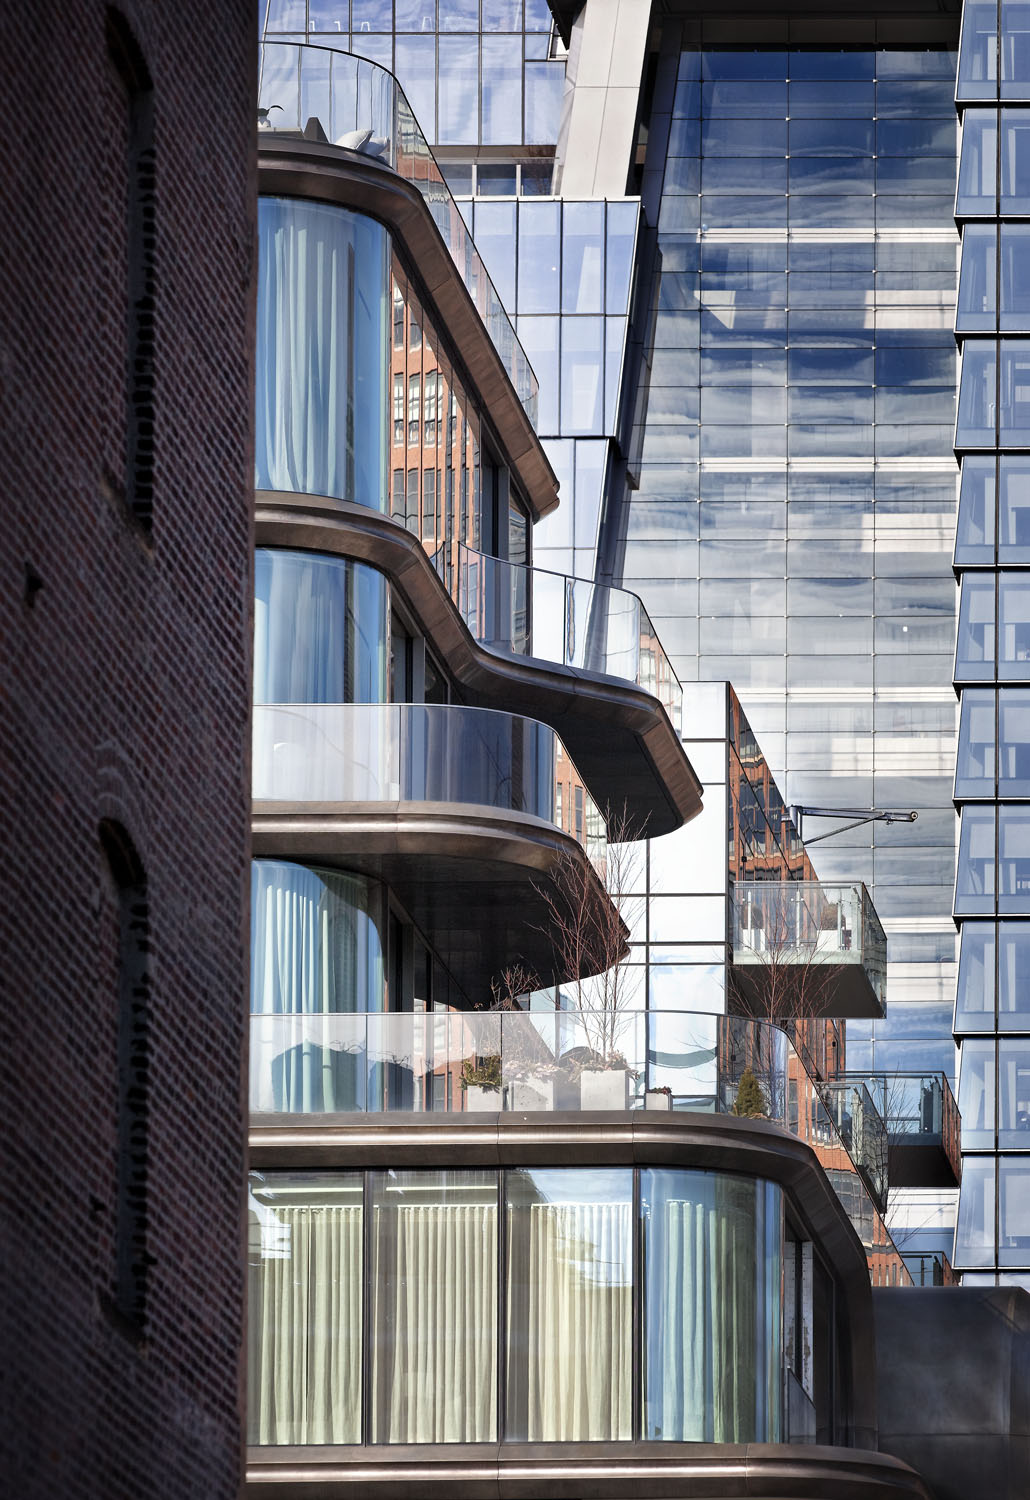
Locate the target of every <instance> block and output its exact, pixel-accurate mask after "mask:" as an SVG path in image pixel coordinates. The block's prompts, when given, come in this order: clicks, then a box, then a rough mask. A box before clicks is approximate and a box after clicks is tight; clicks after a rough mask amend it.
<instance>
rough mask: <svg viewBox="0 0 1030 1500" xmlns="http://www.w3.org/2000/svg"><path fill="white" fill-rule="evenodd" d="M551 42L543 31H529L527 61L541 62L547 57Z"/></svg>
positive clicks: (526, 41) (526, 47) (526, 38)
mask: <svg viewBox="0 0 1030 1500" xmlns="http://www.w3.org/2000/svg"><path fill="white" fill-rule="evenodd" d="M484 29H485V28H484ZM549 42H550V38H549V37H548V36H547V35H546V34H545V33H543V32H527V33H526V36H525V49H526V59H527V61H530V62H539V61H541V60H542V59H543V58H545V57H546V56H547V55H548V51H549Z"/></svg>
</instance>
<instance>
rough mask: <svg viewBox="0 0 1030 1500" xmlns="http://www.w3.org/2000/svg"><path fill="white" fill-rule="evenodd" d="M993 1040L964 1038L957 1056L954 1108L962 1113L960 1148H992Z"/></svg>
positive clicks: (967, 1149) (993, 1109) (973, 1149)
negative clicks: (956, 1094) (956, 1093)
mask: <svg viewBox="0 0 1030 1500" xmlns="http://www.w3.org/2000/svg"><path fill="white" fill-rule="evenodd" d="M994 1072H995V1043H994V1042H988V1041H980V1040H974V1041H965V1042H963V1043H962V1051H961V1053H960V1056H959V1073H958V1107H959V1112H960V1114H961V1116H962V1149H963V1150H964V1151H977V1150H980V1151H983V1150H987V1151H990V1150H992V1149H993V1147H994V1115H995V1105H994V1099H995V1092H994Z"/></svg>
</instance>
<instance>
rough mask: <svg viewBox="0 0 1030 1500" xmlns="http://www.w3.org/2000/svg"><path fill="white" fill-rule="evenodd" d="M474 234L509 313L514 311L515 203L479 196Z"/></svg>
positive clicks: (478, 248) (477, 246) (485, 263)
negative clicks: (493, 201)
mask: <svg viewBox="0 0 1030 1500" xmlns="http://www.w3.org/2000/svg"><path fill="white" fill-rule="evenodd" d="M475 214H476V216H475V228H474V231H473V237H474V239H475V242H476V249H477V250H478V251H479V253H480V255H481V257H482V259H483V264H484V265H485V266H486V269H487V271H488V272H489V275H490V279H491V281H492V282H493V284H494V286H495V287H496V288H497V294H498V296H499V297H500V299H501V301H502V302H503V303H504V305H505V307H506V308H507V309H508V311H509V312H514V310H515V243H516V241H515V204H514V203H491V202H490V201H489V200H488V199H482V198H480V199H479V200H478V201H477V203H476V208H475Z"/></svg>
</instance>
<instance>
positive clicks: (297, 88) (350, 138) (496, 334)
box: [258, 42, 537, 424]
mask: <svg viewBox="0 0 1030 1500" xmlns="http://www.w3.org/2000/svg"><path fill="white" fill-rule="evenodd" d="M259 70H260V71H259V78H258V126H259V128H260V129H264V130H288V131H292V132H297V131H302V130H304V128H305V127H306V126H307V124H308V122H309V121H310V120H312V119H314V120H317V121H318V123H319V125H320V126H321V128H322V131H323V133H324V135H325V137H326V139H327V140H328V141H329V142H330V143H331V144H332V145H335V146H343V147H346V148H348V149H349V150H351V151H359V152H360V153H361V154H362V155H363V156H369V157H374V158H375V159H376V160H377V161H381V162H384V163H386V165H388V166H390V167H392V168H393V169H394V171H395V172H397V173H399V175H400V176H401V177H403V178H404V179H405V180H406V181H407V182H410V183H411V184H412V185H413V186H414V187H416V188H417V189H418V191H419V192H420V193H421V194H422V197H423V198H424V199H425V201H426V204H427V205H428V208H429V212H430V213H431V214H432V216H433V220H434V221H435V223H436V227H437V228H438V229H439V231H440V234H441V236H442V237H443V241H444V244H445V245H446V246H447V249H448V250H449V251H450V254H451V259H452V260H453V261H454V264H455V265H456V266H457V268H458V273H459V275H460V276H461V278H462V280H463V281H464V283H465V286H466V288H467V289H468V293H469V296H470V297H471V298H472V300H473V302H474V303H475V304H476V307H477V309H478V311H479V315H480V317H481V318H482V320H483V323H484V324H485V326H486V329H487V332H488V333H489V335H490V339H491V342H492V343H493V346H494V348H495V349H496V350H497V353H498V355H499V356H500V359H501V363H502V364H503V365H504V368H505V370H506V371H507V373H508V378H509V379H510V381H511V383H512V385H513V386H514V388H515V391H516V393H517V395H518V398H519V400H520V402H521V403H522V406H523V407H524V409H525V411H526V413H527V415H528V416H529V419H530V421H531V422H533V423H534V424H535V423H536V415H537V379H536V376H535V375H534V374H533V370H532V366H531V365H530V363H529V359H528V358H527V356H526V352H525V350H524V349H523V348H522V345H521V344H520V343H519V341H518V339H517V338H516V336H515V329H514V327H513V326H512V322H511V319H510V318H509V317H508V314H507V313H506V312H505V310H504V304H503V303H502V301H501V299H500V297H499V296H498V293H497V290H496V288H495V287H494V284H493V282H492V281H491V280H490V277H489V275H488V274H487V271H486V267H485V266H484V265H483V262H482V260H481V259H480V257H479V253H478V251H477V250H476V247H475V244H474V243H473V241H472V236H471V235H470V234H469V231H468V227H467V226H466V224H465V220H464V219H463V218H462V216H461V211H460V209H459V208H458V205H457V204H456V203H455V201H454V199H453V198H452V197H451V194H450V191H449V189H448V187H447V185H446V183H445V182H444V180H443V174H442V173H441V171H440V168H439V167H438V166H437V164H436V158H435V157H434V156H433V153H432V151H431V150H430V149H429V144H428V142H427V141H426V138H425V136H424V135H423V134H422V131H421V130H420V128H419V124H418V121H417V120H416V119H415V116H414V114H413V113H412V110H411V106H410V104H409V103H408V101H407V99H406V98H405V97H404V91H403V89H402V88H401V86H400V84H399V83H398V82H397V80H396V78H394V76H393V74H392V73H388V72H387V70H386V69H385V68H381V67H379V66H378V64H376V63H373V62H368V61H367V60H366V59H365V58H363V57H354V56H353V55H352V54H351V53H349V52H337V51H335V50H334V49H332V48H331V47H312V46H308V45H306V44H296V43H292V42H263V43H262V44H261V51H260V63H259Z"/></svg>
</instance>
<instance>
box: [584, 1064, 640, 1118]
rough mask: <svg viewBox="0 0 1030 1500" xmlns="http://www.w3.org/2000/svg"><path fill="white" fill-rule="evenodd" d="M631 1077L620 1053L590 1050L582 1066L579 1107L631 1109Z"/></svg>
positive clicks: (628, 1067) (627, 1065)
mask: <svg viewBox="0 0 1030 1500" xmlns="http://www.w3.org/2000/svg"><path fill="white" fill-rule="evenodd" d="M629 1080H630V1066H629V1063H628V1062H627V1061H626V1059H625V1058H624V1057H623V1055H622V1053H621V1052H609V1053H607V1054H604V1053H599V1052H591V1053H590V1055H589V1056H588V1057H586V1058H584V1059H583V1062H582V1064H581V1065H580V1067H579V1107H580V1109H628V1108H629Z"/></svg>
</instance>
